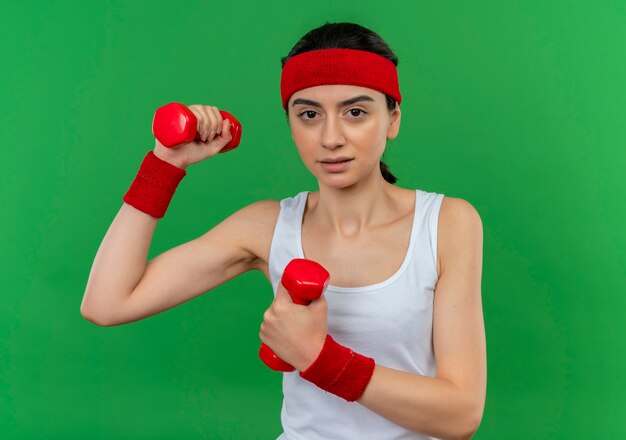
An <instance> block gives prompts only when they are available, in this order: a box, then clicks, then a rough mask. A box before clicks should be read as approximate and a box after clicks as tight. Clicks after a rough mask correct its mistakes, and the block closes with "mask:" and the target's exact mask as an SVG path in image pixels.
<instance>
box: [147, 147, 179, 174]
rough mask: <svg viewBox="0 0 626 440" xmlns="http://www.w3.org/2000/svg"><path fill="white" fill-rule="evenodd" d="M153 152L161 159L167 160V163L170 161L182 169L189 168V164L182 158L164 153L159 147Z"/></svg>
mask: <svg viewBox="0 0 626 440" xmlns="http://www.w3.org/2000/svg"><path fill="white" fill-rule="evenodd" d="M153 153H154V155H155V156H156V157H158V158H159V159H161V160H163V161H165V162H167V163H169V164H171V165H174V166H175V167H177V168H180V169H181V170H185V169H187V165H185V164H184V163H183V161H182V160H181V159H180V158H174V157H172V156H171V155H169V154H166V153H163V151H161V150H159V149H155V150H154V151H153Z"/></svg>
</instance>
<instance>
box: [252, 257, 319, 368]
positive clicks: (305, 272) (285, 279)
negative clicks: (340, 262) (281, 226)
mask: <svg viewBox="0 0 626 440" xmlns="http://www.w3.org/2000/svg"><path fill="white" fill-rule="evenodd" d="M329 281H330V274H329V273H328V271H327V270H326V269H324V267H323V266H322V265H321V264H319V263H317V262H315V261H313V260H307V259H305V258H294V259H293V260H291V261H290V262H289V264H287V266H286V267H285V271H284V272H283V276H282V278H281V280H280V282H281V283H282V284H283V286H284V287H285V289H287V292H289V295H291V299H292V300H293V302H294V303H296V304H301V305H304V306H308V305H309V304H311V301H313V300H316V299H318V298H319V297H320V296H321V295H322V293H324V290H325V289H326V286H328V282H329ZM259 357H260V358H261V360H262V361H263V362H265V364H266V365H267V366H268V367H270V368H271V369H272V370H275V371H285V372H288V371H294V370H295V368H294V367H293V366H292V365H290V364H288V363H287V362H285V361H283V360H282V359H281V358H279V357H278V356H276V354H275V353H274V352H273V351H272V349H271V348H269V347H268V346H267V345H265V344H264V343H261V349H260V350H259Z"/></svg>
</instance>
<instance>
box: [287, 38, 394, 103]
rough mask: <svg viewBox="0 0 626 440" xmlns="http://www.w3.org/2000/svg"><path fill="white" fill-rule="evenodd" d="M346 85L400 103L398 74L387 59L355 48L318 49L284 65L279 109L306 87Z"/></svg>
mask: <svg viewBox="0 0 626 440" xmlns="http://www.w3.org/2000/svg"><path fill="white" fill-rule="evenodd" d="M327 84H350V85H354V86H360V87H368V88H370V89H374V90H378V91H379V92H382V93H385V94H387V95H389V96H391V97H392V98H393V99H395V100H396V101H397V102H398V104H400V102H401V101H402V96H401V95H400V86H399V84H398V71H397V69H396V66H395V64H393V63H392V62H391V61H389V60H388V59H387V58H385V57H383V56H381V55H378V54H375V53H372V52H368V51H365V50H356V49H321V50H313V51H309V52H304V53H301V54H298V55H296V56H294V57H292V58H289V60H288V61H287V62H286V63H285V65H284V66H283V71H282V74H281V77H280V94H281V97H282V100H283V108H284V109H287V102H288V101H289V98H290V97H291V95H293V94H294V93H296V92H297V91H298V90H302V89H306V88H307V87H313V86H320V85H327Z"/></svg>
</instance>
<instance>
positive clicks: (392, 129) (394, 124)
mask: <svg viewBox="0 0 626 440" xmlns="http://www.w3.org/2000/svg"><path fill="white" fill-rule="evenodd" d="M401 116H402V114H401V112H400V106H399V105H397V104H396V108H395V109H393V111H392V112H391V113H390V118H389V128H388V129H387V139H394V138H395V137H396V136H398V131H399V130H400V119H401Z"/></svg>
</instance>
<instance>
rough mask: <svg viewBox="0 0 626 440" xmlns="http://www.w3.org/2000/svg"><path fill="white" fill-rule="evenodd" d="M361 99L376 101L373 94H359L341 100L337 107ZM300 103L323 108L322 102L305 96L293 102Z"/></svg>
mask: <svg viewBox="0 0 626 440" xmlns="http://www.w3.org/2000/svg"><path fill="white" fill-rule="evenodd" d="M360 101H372V102H373V101H374V98H372V97H371V96H367V95H359V96H355V97H354V98H350V99H346V100H345V101H341V102H340V103H339V104H337V107H343V106H345V105H351V104H354V103H356V102H360ZM298 104H306V105H310V106H313V107H319V108H322V104H320V103H319V102H316V101H311V100H310V99H304V98H298V99H295V100H294V101H293V103H292V104H291V106H292V107H293V106H296V105H298Z"/></svg>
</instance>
